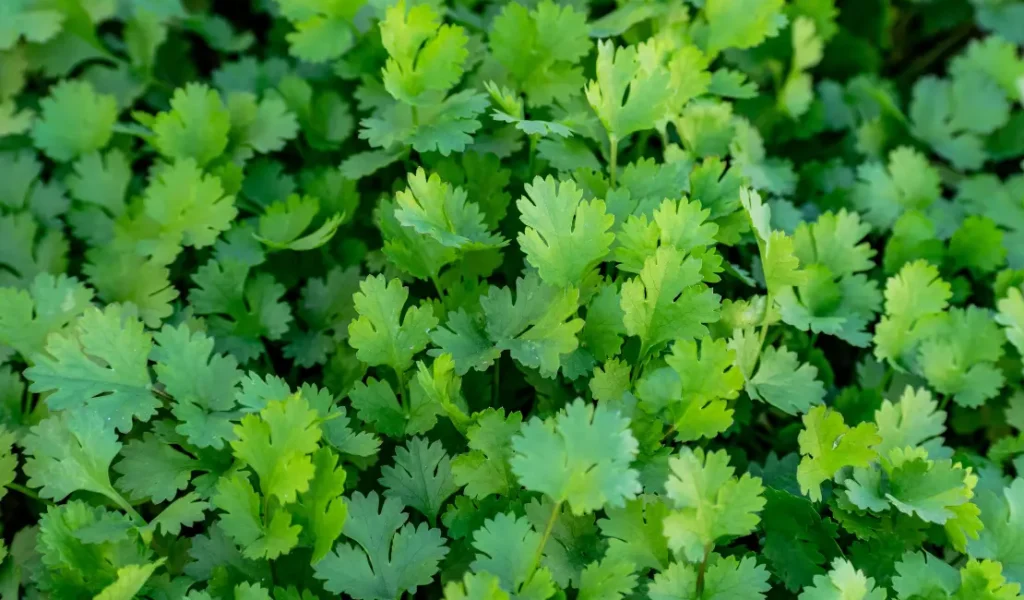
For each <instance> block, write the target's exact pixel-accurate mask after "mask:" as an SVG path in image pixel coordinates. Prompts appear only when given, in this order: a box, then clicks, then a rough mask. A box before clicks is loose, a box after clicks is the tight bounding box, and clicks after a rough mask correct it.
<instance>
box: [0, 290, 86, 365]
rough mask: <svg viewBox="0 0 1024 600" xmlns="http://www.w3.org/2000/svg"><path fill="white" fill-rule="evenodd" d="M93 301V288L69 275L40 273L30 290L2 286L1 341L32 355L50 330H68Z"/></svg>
mask: <svg viewBox="0 0 1024 600" xmlns="http://www.w3.org/2000/svg"><path fill="white" fill-rule="evenodd" d="M91 301H92V290H90V289H89V288H88V287H86V286H84V285H82V284H81V283H79V281H78V280H77V279H75V278H74V277H68V276H66V275H58V276H56V277H54V276H53V275H50V274H49V273H40V274H39V275H37V276H36V277H35V279H33V280H32V284H31V286H30V287H29V289H28V291H24V290H17V289H14V288H0V305H2V306H3V307H4V310H3V312H0V343H3V344H6V345H8V346H10V347H12V348H13V349H14V350H15V351H17V352H18V353H19V354H21V356H22V357H23V358H25V359H26V360H28V359H31V358H32V357H33V356H34V355H35V354H37V353H39V352H42V351H43V349H44V348H45V346H46V339H47V338H48V337H49V336H50V334H52V333H64V332H66V331H67V328H68V326H69V325H70V324H71V323H72V322H74V321H75V319H76V318H78V317H79V316H80V315H81V314H82V313H84V312H85V311H86V310H87V309H88V308H89V307H90V302H91Z"/></svg>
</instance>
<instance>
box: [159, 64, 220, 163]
mask: <svg viewBox="0 0 1024 600" xmlns="http://www.w3.org/2000/svg"><path fill="white" fill-rule="evenodd" d="M152 129H153V134H154V138H153V143H154V145H155V146H156V148H157V150H159V151H160V153H161V154H163V155H164V156H165V157H167V158H173V159H178V160H184V159H192V160H193V161H194V163H195V164H196V165H198V166H199V167H204V166H206V165H207V164H209V163H210V162H212V161H213V160H214V159H216V158H217V157H219V156H220V155H221V154H223V153H224V150H225V149H226V148H227V145H228V133H229V132H230V130H231V113H230V112H229V111H228V109H227V108H226V107H225V106H224V102H223V101H222V100H221V99H220V96H219V95H218V94H217V92H216V91H214V90H212V89H210V88H209V87H208V86H206V85H204V84H199V83H190V84H188V85H186V86H185V87H183V88H178V89H177V90H175V91H174V96H173V97H172V98H171V110H169V111H166V112H162V113H160V114H158V115H156V117H155V118H154V120H153V125H152Z"/></svg>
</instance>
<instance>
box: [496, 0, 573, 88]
mask: <svg viewBox="0 0 1024 600" xmlns="http://www.w3.org/2000/svg"><path fill="white" fill-rule="evenodd" d="M488 41H489V42H490V48H491V54H492V55H493V56H494V58H495V60H497V61H498V62H499V63H500V64H501V66H503V67H504V68H505V70H506V71H507V72H508V76H509V78H510V79H511V80H512V82H514V84H515V85H516V87H517V88H518V89H521V90H523V92H525V94H526V97H527V100H528V101H529V103H530V104H531V105H533V106H543V105H546V104H551V103H552V102H554V101H559V100H565V99H566V98H568V97H569V96H572V95H574V94H576V93H577V92H578V91H579V90H580V88H582V87H583V83H584V79H583V73H582V70H581V69H580V68H579V67H578V66H576V63H577V62H579V60H580V59H581V58H583V57H584V56H586V54H587V53H588V52H589V51H590V48H591V41H590V38H589V36H588V31H587V18H586V15H585V14H583V13H580V12H578V11H576V10H574V9H573V7H572V6H559V5H557V4H555V3H554V2H541V3H539V4H537V5H536V7H535V8H534V9H533V10H532V11H530V10H528V9H527V8H526V7H524V6H523V5H521V4H518V3H510V4H507V5H505V6H504V7H503V8H502V11H501V13H500V14H498V16H497V17H495V19H494V21H493V23H492V24H491V30H490V35H489V40H488Z"/></svg>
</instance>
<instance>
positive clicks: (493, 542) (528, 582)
mask: <svg viewBox="0 0 1024 600" xmlns="http://www.w3.org/2000/svg"><path fill="white" fill-rule="evenodd" d="M541 543H543V540H542V538H541V534H539V533H537V532H536V531H534V529H533V527H531V526H530V521H529V520H528V519H527V518H526V517H519V518H516V517H515V516H514V515H511V514H507V513H503V514H498V515H497V516H495V517H494V518H493V519H488V520H486V521H484V523H483V525H482V526H481V527H480V528H479V529H477V530H476V533H474V534H473V547H474V548H476V550H477V554H476V558H475V559H474V560H473V562H472V563H471V564H470V566H469V567H470V569H471V570H472V571H473V572H474V573H476V574H478V575H483V574H485V573H487V574H491V575H494V576H495V577H497V578H498V582H499V584H500V586H501V589H502V590H504V591H505V592H507V593H509V594H511V595H512V596H514V597H517V598H533V599H536V600H544V599H546V598H548V597H550V596H551V595H552V593H553V592H554V583H553V582H552V580H551V573H550V571H548V570H547V568H546V567H541V568H539V569H538V568H535V567H536V565H534V564H533V562H534V560H535V556H536V553H537V550H538V549H539V547H540V545H541Z"/></svg>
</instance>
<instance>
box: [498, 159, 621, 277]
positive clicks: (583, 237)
mask: <svg viewBox="0 0 1024 600" xmlns="http://www.w3.org/2000/svg"><path fill="white" fill-rule="evenodd" d="M582 198H583V192H582V190H580V189H579V188H577V187H576V185H575V184H574V183H573V182H571V181H567V182H564V183H561V184H559V183H557V182H556V181H555V180H554V178H552V177H548V178H546V179H541V178H540V177H537V178H535V179H534V180H533V183H532V184H526V197H523V198H520V199H519V201H517V202H516V207H517V208H519V213H520V220H521V221H522V223H523V225H525V226H526V229H525V230H524V231H523V232H522V233H520V234H519V238H518V240H519V247H520V248H521V249H522V250H523V253H524V254H525V255H526V260H527V262H529V263H530V264H531V265H532V266H533V267H535V268H536V269H537V272H538V273H539V274H540V277H541V279H543V280H544V282H545V283H547V284H550V285H554V286H558V287H566V286H570V285H571V286H576V287H581V286H582V285H583V282H584V280H585V279H586V278H587V276H588V275H590V274H591V272H592V271H593V270H594V269H595V268H596V267H597V265H598V264H600V263H601V261H603V260H604V258H605V257H606V256H607V255H608V250H609V248H610V247H611V243H612V241H614V239H615V236H614V235H613V234H612V233H610V232H609V229H610V228H611V226H612V224H613V223H614V222H615V218H614V217H612V216H611V215H609V214H607V213H606V212H605V208H604V202H602V201H600V200H593V201H590V202H583V201H582Z"/></svg>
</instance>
